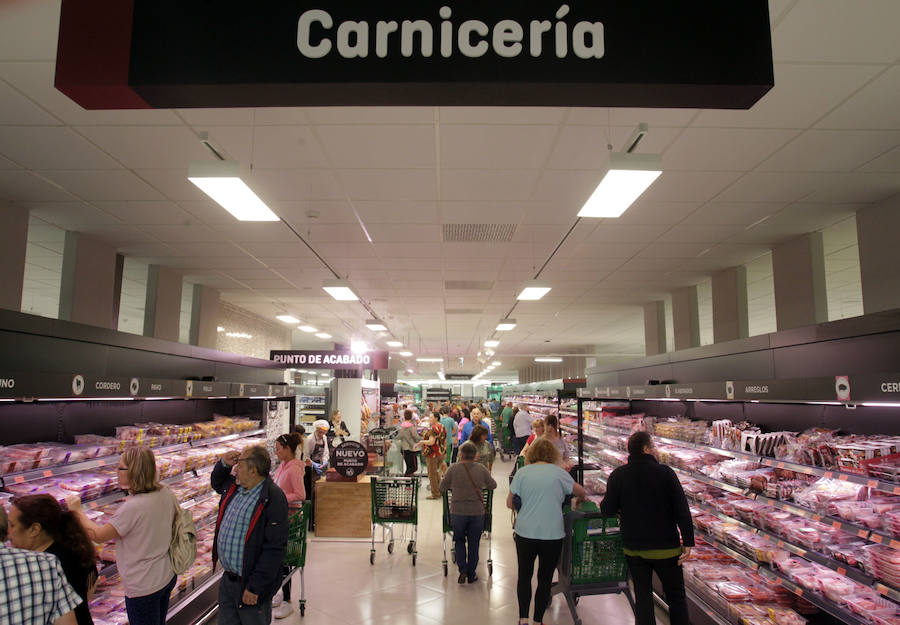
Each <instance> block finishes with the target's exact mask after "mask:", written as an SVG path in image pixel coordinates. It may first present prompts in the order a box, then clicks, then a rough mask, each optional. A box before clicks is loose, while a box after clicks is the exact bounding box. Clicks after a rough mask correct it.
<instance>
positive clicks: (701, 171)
mask: <svg viewBox="0 0 900 625" xmlns="http://www.w3.org/2000/svg"><path fill="white" fill-rule="evenodd" d="M770 8H771V14H772V23H773V40H774V43H773V45H774V54H775V61H776V65H775V77H776V78H775V79H776V86H775V88H774V89H773V90H772V91H771V92H770V93H769V94H768V95H767V96H766V97H765V98H763V100H762V101H761V102H759V103H758V104H757V105H756V106H755V107H754V108H753V109H752V110H750V111H712V110H709V111H707V110H658V109H606V108H597V109H588V108H499V109H498V108H444V107H437V108H417V107H410V108H352V107H350V108H291V109H283V108H282V109H279V108H276V109H255V110H252V109H215V110H206V109H204V110H155V111H85V110H82V109H81V108H80V107H79V106H78V105H76V104H74V103H73V102H72V101H70V100H69V99H68V98H66V97H65V96H63V95H62V94H61V93H59V92H57V91H56V90H55V89H54V88H53V74H54V58H55V53H56V37H57V22H58V15H59V0H55V1H54V0H30V1H29V2H5V3H0V200H6V201H10V202H13V203H16V204H19V205H22V206H25V207H27V208H29V209H30V210H31V212H32V216H33V218H34V219H33V221H32V224H33V226H32V229H33V233H34V234H35V235H36V237H37V238H35V237H34V236H33V237H31V245H29V269H28V276H27V278H28V283H29V290H28V292H27V293H26V296H25V305H24V306H23V308H24V309H25V310H28V309H29V306H31V309H35V308H36V307H38V308H39V307H40V305H41V302H43V304H44V305H50V306H51V308H52V303H51V304H48V302H52V300H53V289H54V287H55V288H56V291H57V292H58V282H59V264H60V259H59V254H58V253H56V254H55V255H54V253H53V251H52V250H53V249H58V244H59V240H58V239H59V236H60V235H59V234H58V231H57V233H54V232H52V230H54V229H52V228H49V227H47V225H48V224H50V225H55V226H58V227H59V228H62V229H67V230H77V231H80V232H85V233H88V234H90V235H93V236H95V237H97V238H99V239H101V240H103V241H106V242H107V243H109V244H111V245H113V246H115V248H116V249H117V250H119V251H120V252H121V253H123V254H125V255H126V256H127V257H129V258H130V259H132V260H133V261H134V262H137V263H145V264H147V263H159V264H163V265H167V266H171V267H173V268H176V269H178V270H180V271H182V272H183V273H184V275H185V278H186V280H187V281H188V282H190V283H197V284H206V285H210V286H213V287H215V288H218V289H220V290H221V295H222V298H223V299H224V300H226V301H228V302H231V303H233V304H236V305H238V306H241V307H243V308H246V309H248V310H251V311H253V312H255V313H257V314H259V315H261V316H263V317H265V318H267V319H271V318H272V317H273V316H274V315H275V314H277V313H279V312H284V311H287V312H291V313H292V314H294V315H296V316H298V317H301V318H303V319H304V320H305V321H308V322H309V323H311V324H313V325H315V326H316V327H318V328H320V329H323V330H326V331H329V332H331V333H332V334H334V335H335V337H336V338H338V339H342V340H347V339H349V338H350V336H351V334H359V335H360V336H367V337H368V338H370V339H371V338H373V337H372V336H371V335H370V334H368V335H367V334H365V332H364V331H361V330H360V329H361V326H362V321H363V320H364V319H365V318H366V317H367V314H366V313H365V311H364V310H363V309H362V307H361V306H359V305H358V304H355V303H350V304H345V303H337V302H334V301H333V300H332V299H331V298H330V297H328V296H327V295H326V294H325V293H324V292H323V291H322V290H321V289H320V285H321V282H322V280H323V279H326V278H330V277H331V274H330V273H329V272H328V271H327V270H326V269H325V268H324V267H323V266H322V264H321V263H320V262H319V261H318V260H317V259H316V258H315V257H314V256H313V255H312V253H310V252H309V250H307V249H306V248H305V247H304V246H303V245H302V244H301V243H300V242H299V241H298V240H297V239H296V238H295V237H294V235H293V234H292V233H291V232H290V231H289V230H288V229H287V228H286V227H285V226H284V225H282V224H239V223H237V222H235V221H234V220H233V218H231V216H230V215H228V214H227V213H225V212H224V211H223V210H222V209H220V208H219V207H218V206H216V205H214V204H212V203H211V202H209V201H208V200H207V199H206V197H205V196H204V195H203V194H202V193H200V192H199V191H198V190H197V189H196V188H195V187H194V186H193V185H191V184H190V183H189V182H188V181H187V178H186V172H187V167H188V163H189V162H191V161H193V160H202V159H211V158H212V156H211V155H210V153H209V152H208V151H207V150H206V149H205V148H204V147H203V146H202V145H201V143H200V141H199V138H198V137H199V133H200V132H208V133H209V136H210V138H211V139H212V141H213V142H214V143H215V144H216V145H217V146H219V148H221V149H222V150H223V151H224V152H225V153H226V154H227V156H228V157H229V158H231V159H235V160H239V161H241V163H242V164H243V165H244V166H246V167H248V168H249V166H250V165H251V164H252V167H253V171H252V175H251V176H250V183H251V185H252V186H253V188H254V189H255V190H256V191H257V193H258V194H259V195H260V196H261V197H262V198H263V199H264V200H265V201H267V202H268V203H269V205H270V206H271V207H272V208H273V209H274V210H275V211H276V212H277V213H278V214H279V215H280V216H281V217H282V218H284V219H285V220H287V221H289V222H290V223H291V224H292V225H293V226H294V227H295V228H296V229H297V230H298V231H300V232H302V233H304V235H306V234H308V236H309V239H310V241H311V242H312V244H313V246H314V247H315V249H316V250H317V252H318V253H319V254H320V255H321V256H322V257H323V258H325V259H326V260H327V261H328V263H329V264H330V265H331V266H333V267H334V268H336V269H337V270H338V271H339V272H340V273H341V274H346V275H349V279H350V281H351V282H352V284H353V285H354V286H355V287H356V288H357V289H358V291H359V292H360V294H361V295H362V296H363V298H364V299H365V300H367V301H368V302H370V303H371V305H372V307H373V308H374V309H375V310H376V312H377V313H378V314H379V315H380V316H382V317H383V318H384V319H385V321H386V322H387V323H388V325H389V327H390V329H391V330H392V332H393V333H394V334H395V335H397V336H398V337H400V338H401V339H402V340H404V341H408V343H409V345H410V346H411V348H412V349H413V350H414V351H415V352H416V353H417V354H426V355H443V356H445V357H448V358H453V357H456V356H466V357H467V361H468V362H471V359H472V358H473V357H474V355H475V353H476V352H477V351H478V350H479V347H480V344H481V342H482V341H483V340H484V339H485V338H486V336H487V335H488V334H490V333H491V332H492V330H493V327H494V325H495V324H496V322H497V320H498V319H499V318H500V317H502V316H503V315H505V314H506V313H507V312H508V311H509V310H510V308H511V307H512V306H513V304H514V303H515V300H514V296H515V294H516V291H517V289H518V288H519V287H520V286H521V284H522V282H523V281H524V280H526V279H529V278H531V277H532V276H533V275H534V272H535V268H536V267H540V266H541V265H542V264H543V263H544V261H545V260H546V259H547V257H548V256H549V255H550V253H551V252H552V251H553V249H554V248H555V247H556V245H557V243H558V242H559V241H560V239H561V237H562V236H563V235H564V234H565V233H566V231H568V230H569V228H570V227H571V226H572V224H573V223H574V222H575V219H576V213H577V212H578V210H579V208H580V207H581V204H582V203H583V202H584V200H585V199H586V197H587V195H589V194H590V192H591V191H592V189H593V187H594V185H595V184H596V183H597V181H598V179H599V177H600V175H601V174H602V170H603V168H604V166H605V163H606V158H607V157H606V154H605V152H606V150H605V146H606V144H607V143H609V142H611V143H612V144H613V145H614V146H615V147H616V149H619V148H620V147H621V146H622V144H623V143H624V141H625V140H626V139H627V137H628V136H629V135H630V134H631V132H632V130H633V128H634V126H635V124H637V123H638V122H642V121H646V122H648V123H649V124H650V134H649V136H648V137H647V139H646V140H645V141H644V142H642V143H641V144H640V146H639V148H638V149H639V151H648V152H658V153H661V154H662V155H663V159H664V167H665V172H664V174H663V175H662V176H661V178H660V179H659V180H658V181H657V182H656V184H654V186H653V187H651V189H650V190H649V191H648V192H647V193H646V194H645V195H644V197H642V198H641V199H640V200H639V201H638V202H637V203H636V204H635V205H634V206H633V207H632V208H631V209H630V210H629V211H628V212H627V213H626V214H625V215H624V216H623V217H622V218H621V219H618V220H585V221H582V222H580V223H579V224H578V225H577V226H576V227H575V229H574V232H573V233H572V235H571V236H570V237H569V239H568V241H567V243H566V245H565V246H564V247H563V248H562V249H561V250H560V251H559V252H558V253H557V254H556V256H555V257H554V258H553V259H552V261H551V262H550V263H549V264H548V265H547V267H546V269H545V270H544V272H543V274H542V278H545V279H547V280H549V281H550V282H551V283H552V286H553V290H552V291H551V292H550V294H549V295H548V296H547V297H545V298H544V299H543V300H541V301H539V302H534V303H521V304H519V305H517V306H516V308H515V311H514V313H513V315H512V316H513V317H515V318H516V319H517V320H518V322H519V326H518V327H517V328H516V330H515V331H513V332H510V333H507V334H506V335H504V336H503V337H502V338H503V343H502V344H501V347H500V348H499V349H498V356H497V357H498V358H501V357H502V359H503V361H504V365H515V364H521V363H522V362H525V361H526V359H525V356H532V355H534V354H536V353H576V352H582V353H583V352H584V351H585V348H586V347H587V346H600V350H601V351H602V352H603V353H612V354H627V355H633V354H640V353H642V352H643V334H642V328H643V325H642V319H641V315H640V309H639V308H638V307H637V305H638V304H641V303H643V302H646V301H650V300H654V299H660V298H665V297H666V295H667V293H668V292H669V291H671V290H672V289H674V288H676V287H680V286H684V285H690V284H704V283H705V281H706V280H707V279H708V276H709V274H710V273H711V272H713V271H715V270H718V269H722V268H725V267H728V266H732V265H735V264H742V263H752V262H753V261H754V259H759V258H760V257H763V256H764V255H766V254H767V253H768V251H769V250H770V249H771V247H772V246H773V245H776V244H778V243H779V242H782V241H785V240H788V239H790V238H792V237H795V236H797V235H800V234H803V233H806V232H810V231H816V230H822V229H826V228H829V227H830V226H833V225H835V224H839V223H843V222H845V220H847V218H848V217H851V216H852V215H853V214H854V213H855V212H856V211H857V210H859V209H860V208H863V207H865V206H867V205H869V204H871V203H874V202H878V201H880V200H883V199H885V198H887V197H889V196H891V195H893V194H896V193H897V192H900V176H898V173H900V64H898V61H900V37H897V36H896V32H895V29H896V24H897V23H900V2H897V1H896V0H857V1H855V2H847V1H846V0H770ZM309 210H315V211H318V213H319V217H318V218H317V219H314V220H310V219H308V218H307V217H306V213H307V211H309ZM764 218H766V219H765V221H762V222H760V220H762V219H764ZM447 223H495V224H515V225H516V226H517V228H516V233H515V236H514V239H513V241H512V242H511V243H478V244H470V243H442V241H441V225H442V224H447ZM847 223H851V222H847ZM362 225H364V226H365V229H366V231H367V232H368V234H369V236H371V239H372V242H369V241H368V240H367V237H366V233H365V232H364V230H363V227H362ZM846 230H847V228H846V227H845V228H844V229H843V230H841V229H840V228H836V229H835V231H836V232H843V238H841V237H839V236H838V235H835V236H836V237H837V239H840V241H844V243H845V244H844V245H841V244H839V243H836V244H835V246H834V249H833V250H832V252H833V254H832V255H833V258H831V259H830V260H829V264H828V271H829V305H831V306H833V308H835V309H837V308H839V309H840V312H839V313H838V311H836V310H833V311H832V312H833V314H832V317H834V316H835V315H837V316H847V315H846V314H844V313H845V312H847V313H848V314H857V312H858V311H859V310H861V306H860V304H859V302H858V300H859V296H858V265H857V266H856V268H855V271H856V274H855V275H856V276H857V278H856V282H854V280H853V275H854V274H853V272H854V266H853V260H854V256H853V251H854V248H853V246H854V245H855V237H852V236H851V235H852V232H847V231H846ZM42 237H43V238H45V239H47V241H46V242H45V244H43V245H42V244H41V243H39V241H40V240H41V238H42ZM54 237H56V239H54ZM848 237H849V238H848ZM837 239H836V240H837ZM54 240H55V241H56V244H57V248H55V247H54V243H53V242H54ZM838 261H843V262H838ZM757 263H762V265H764V264H765V262H764V260H761V261H757ZM751 266H752V267H753V265H751ZM768 271H769V274H768V278H766V272H765V268H764V267H762V270H761V271H757V272H756V273H754V272H753V271H751V274H752V276H755V277H751V279H750V280H749V282H750V283H751V289H750V290H751V296H750V301H751V309H752V308H753V306H754V303H756V305H757V310H756V312H753V310H751V317H752V318H757V319H762V320H763V321H760V322H759V323H758V324H756V328H757V329H759V328H768V326H767V323H768V322H767V321H765V316H766V315H767V314H768V315H770V316H771V317H773V316H774V313H773V311H772V303H771V301H769V299H767V296H766V295H765V294H766V293H767V292H768V291H767V288H768V287H767V286H766V284H767V283H766V280H767V279H768V280H769V281H771V263H770V262H769V266H768ZM445 280H480V281H489V282H492V283H493V285H492V288H491V289H490V290H470V291H455V290H454V291H451V290H447V289H445V288H444V281H445ZM139 282H140V278H138V277H135V276H132V277H131V278H130V279H129V280H128V281H126V287H127V286H128V285H129V284H130V283H133V284H135V285H136V286H135V288H136V289H138V290H139V287H140V284H139ZM754 285H756V286H754ZM754 289H756V290H754ZM757 291H758V293H757ZM832 291H833V292H832ZM704 294H705V295H704ZM854 301H855V302H856V303H855V304H854V303H853V302H854ZM701 302H708V293H706V291H705V290H704V288H703V287H701ZM131 304H135V305H134V306H132V308H133V309H134V310H133V311H132V312H133V313H134V314H133V315H132V316H135V315H136V314H137V312H138V304H140V300H139V299H138V300H136V301H135V302H131ZM705 306H706V304H704V305H703V306H702V308H705ZM447 309H468V310H475V311H481V312H478V313H470V314H447V313H446V312H445V311H446V310H447ZM754 316H755V317H754ZM701 317H702V318H703V319H704V320H706V319H708V317H709V315H707V314H706V313H702V314H701ZM129 318H130V317H129ZM704 324H705V325H704V329H703V334H704V336H705V337H706V336H709V335H710V334H711V332H710V329H709V326H708V323H707V322H706V321H704ZM768 329H771V328H768ZM762 331H765V330H762ZM591 349H592V348H591ZM515 356H521V357H522V358H515ZM463 368H464V369H470V366H469V365H468V363H467V364H466V366H465V367H463ZM504 368H506V367H504Z"/></svg>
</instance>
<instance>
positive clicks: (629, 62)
mask: <svg viewBox="0 0 900 625" xmlns="http://www.w3.org/2000/svg"><path fill="white" fill-rule="evenodd" d="M773 85H774V78H773V70H772V43H771V31H770V26H769V14H768V3H767V1H766V0H741V1H740V2H722V0H695V1H693V2H673V1H672V0H628V1H627V2H624V1H622V0H565V1H560V0H557V1H555V2H547V1H540V0H530V1H529V0H495V1H494V2H483V1H476V0H443V1H440V2H433V1H428V0H393V1H390V0H389V1H387V2H371V1H369V0H342V1H340V2H336V1H334V0H332V1H330V2H329V1H328V0H324V1H322V2H313V1H312V0H257V2H253V3H247V2H246V1H245V0H241V1H240V2H238V1H237V0H217V1H216V2H210V1H209V0H63V3H62V13H61V21H60V34H59V46H58V52H57V64H56V86H57V88H58V89H59V90H60V91H62V92H63V93H65V94H66V95H68V96H69V97H70V98H72V99H73V100H75V101H76V102H78V103H79V104H81V105H82V106H83V107H85V108H88V109H120V108H124V109H128V108H190V107H232V106H254V107H262V106H322V105H326V106H327V105H357V106H360V105H395V106H396V105H420V106H435V105H443V106H453V105H478V106H494V105H497V106H516V105H524V106H646V107H692V108H744V109H746V108H750V107H751V106H752V105H753V104H754V103H755V102H756V101H757V100H759V99H760V98H761V97H762V96H763V95H764V94H765V93H766V92H767V91H768V90H769V89H771V88H772V86H773Z"/></svg>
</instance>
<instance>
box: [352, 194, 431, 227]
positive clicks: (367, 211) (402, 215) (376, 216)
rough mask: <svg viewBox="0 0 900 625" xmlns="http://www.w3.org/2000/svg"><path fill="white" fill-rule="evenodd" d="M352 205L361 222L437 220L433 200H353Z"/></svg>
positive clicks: (411, 222)
mask: <svg viewBox="0 0 900 625" xmlns="http://www.w3.org/2000/svg"><path fill="white" fill-rule="evenodd" d="M353 206H354V207H355V208H356V212H358V213H359V216H360V217H361V218H362V220H363V223H365V224H366V225H367V226H368V224H376V223H407V224H431V223H436V222H437V204H436V203H435V202H410V201H403V200H398V201H394V202H390V201H388V202H384V201H361V200H354V202H353Z"/></svg>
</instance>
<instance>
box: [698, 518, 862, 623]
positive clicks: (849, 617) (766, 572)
mask: <svg viewBox="0 0 900 625" xmlns="http://www.w3.org/2000/svg"><path fill="white" fill-rule="evenodd" d="M694 534H695V535H696V536H700V537H701V538H702V539H703V540H704V541H705V542H707V543H708V544H710V545H712V546H713V547H715V548H716V549H718V550H719V551H721V552H722V553H725V554H727V555H729V556H731V557H732V558H734V559H735V560H737V561H738V562H740V563H741V564H743V565H744V566H746V567H747V568H750V569H752V570H754V571H757V572H759V574H760V575H763V576H764V577H768V578H769V579H771V580H774V581H775V582H777V583H778V584H779V585H781V586H782V587H784V588H786V589H787V590H789V591H791V592H792V593H794V594H795V595H797V596H798V597H801V598H803V599H805V600H806V601H808V602H809V603H811V604H813V605H814V606H816V607H817V608H819V609H820V610H822V611H823V612H826V613H828V614H830V615H831V616H833V617H835V618H837V619H839V620H841V621H842V622H844V623H847V624H848V625H871V621H868V620H866V619H865V618H863V617H861V616H857V615H856V614H854V613H853V612H850V611H849V610H847V609H844V608H843V607H841V606H840V605H838V604H837V603H835V602H834V601H831V600H830V599H828V598H827V597H824V596H823V595H821V594H819V593H817V592H813V591H811V590H808V589H806V588H803V587H801V586H798V585H797V584H795V583H794V582H792V581H791V580H789V579H788V578H787V577H785V576H784V575H782V574H781V573H779V572H778V571H776V570H774V569H772V568H771V567H769V566H767V565H765V564H760V563H759V562H756V561H754V560H751V559H750V558H748V557H747V556H745V555H744V554H742V553H740V552H738V551H735V550H734V549H732V548H731V547H729V546H728V545H724V544H722V543H721V542H720V541H718V540H716V539H715V538H713V537H712V536H711V535H710V534H708V533H706V532H704V531H703V530H701V529H699V528H697V527H695V528H694Z"/></svg>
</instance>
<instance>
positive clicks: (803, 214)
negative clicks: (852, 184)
mask: <svg viewBox="0 0 900 625" xmlns="http://www.w3.org/2000/svg"><path fill="white" fill-rule="evenodd" d="M862 208H865V205H864V204H814V203H802V202H801V203H797V204H790V205H788V206H786V207H785V208H784V209H783V210H781V211H779V212H778V213H775V214H774V215H772V217H771V218H770V219H767V220H766V221H765V222H764V223H763V224H762V225H766V226H772V225H791V226H804V227H805V228H806V229H807V232H815V231H817V230H822V229H823V228H827V227H828V226H831V225H833V224H835V223H838V222H840V221H843V220H845V219H847V218H848V217H852V216H853V215H855V214H856V211H858V210H860V209H862ZM853 232H854V235H855V232H856V226H855V225H854V226H853Z"/></svg>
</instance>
